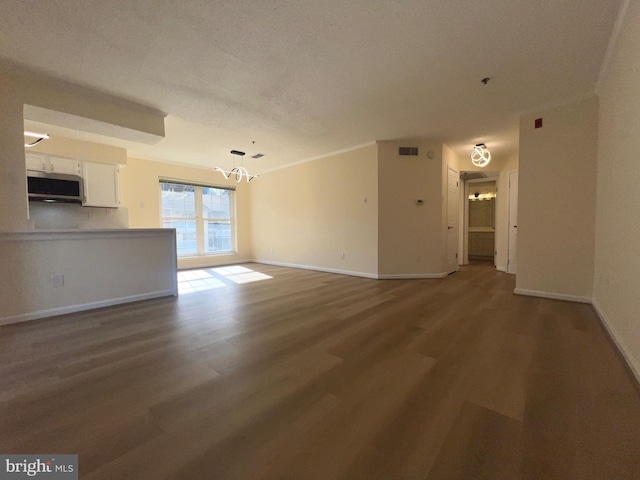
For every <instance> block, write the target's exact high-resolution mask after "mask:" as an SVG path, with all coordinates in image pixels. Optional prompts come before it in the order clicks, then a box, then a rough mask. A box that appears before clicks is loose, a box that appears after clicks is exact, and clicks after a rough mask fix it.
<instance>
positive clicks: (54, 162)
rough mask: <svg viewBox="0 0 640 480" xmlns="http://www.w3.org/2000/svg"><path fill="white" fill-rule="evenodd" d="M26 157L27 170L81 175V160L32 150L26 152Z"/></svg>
mask: <svg viewBox="0 0 640 480" xmlns="http://www.w3.org/2000/svg"><path fill="white" fill-rule="evenodd" d="M24 157H25V163H26V166H27V170H33V171H36V172H46V173H64V174H67V175H80V162H79V161H78V160H73V159H71V158H64V157H57V156H55V155H46V154H42V153H31V152H28V153H25V155H24Z"/></svg>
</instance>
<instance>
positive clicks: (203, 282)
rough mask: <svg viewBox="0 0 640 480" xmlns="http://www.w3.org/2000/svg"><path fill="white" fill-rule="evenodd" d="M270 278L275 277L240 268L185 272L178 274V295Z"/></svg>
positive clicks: (231, 267)
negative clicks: (231, 283)
mask: <svg viewBox="0 0 640 480" xmlns="http://www.w3.org/2000/svg"><path fill="white" fill-rule="evenodd" d="M270 278H273V277H270V276H269V275H265V274H264V273H260V272H256V271H254V270H251V269H250V268H247V267H240V266H229V267H218V268H207V269H202V270H185V271H182V272H178V293H179V294H180V295H185V294H187V293H193V292H202V291H204V290H213V289H215V288H222V287H226V286H227V285H229V284H230V283H229V282H233V283H237V284H243V283H250V282H258V281H260V280H268V279H270Z"/></svg>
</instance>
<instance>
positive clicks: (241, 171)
mask: <svg viewBox="0 0 640 480" xmlns="http://www.w3.org/2000/svg"><path fill="white" fill-rule="evenodd" d="M230 153H231V155H237V156H239V157H244V155H245V153H244V152H241V151H239V150H231V152H230ZM243 165H244V164H243ZM215 170H216V171H218V172H220V173H222V175H224V178H226V179H227V180H229V178H231V177H234V178H235V180H236V182H238V183H240V182H241V181H242V179H243V178H246V179H247V182H250V181H251V180H253V179H254V178H256V177H257V176H258V175H251V174H250V173H249V172H248V171H247V169H246V168H244V166H241V167H236V162H235V157H234V160H233V168H232V169H231V170H225V169H224V168H221V167H216V168H215Z"/></svg>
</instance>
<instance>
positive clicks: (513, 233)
mask: <svg viewBox="0 0 640 480" xmlns="http://www.w3.org/2000/svg"><path fill="white" fill-rule="evenodd" d="M517 246H518V171H517V170H515V171H513V172H509V253H508V256H507V273H516V266H517V264H516V250H517Z"/></svg>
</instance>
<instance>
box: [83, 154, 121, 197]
mask: <svg viewBox="0 0 640 480" xmlns="http://www.w3.org/2000/svg"><path fill="white" fill-rule="evenodd" d="M118 175H119V171H118V166H117V165H111V164H106V163H93V162H83V163H82V188H83V196H84V198H83V201H82V205H83V206H84V207H108V208H118V207H119V206H120V194H119V191H118Z"/></svg>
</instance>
